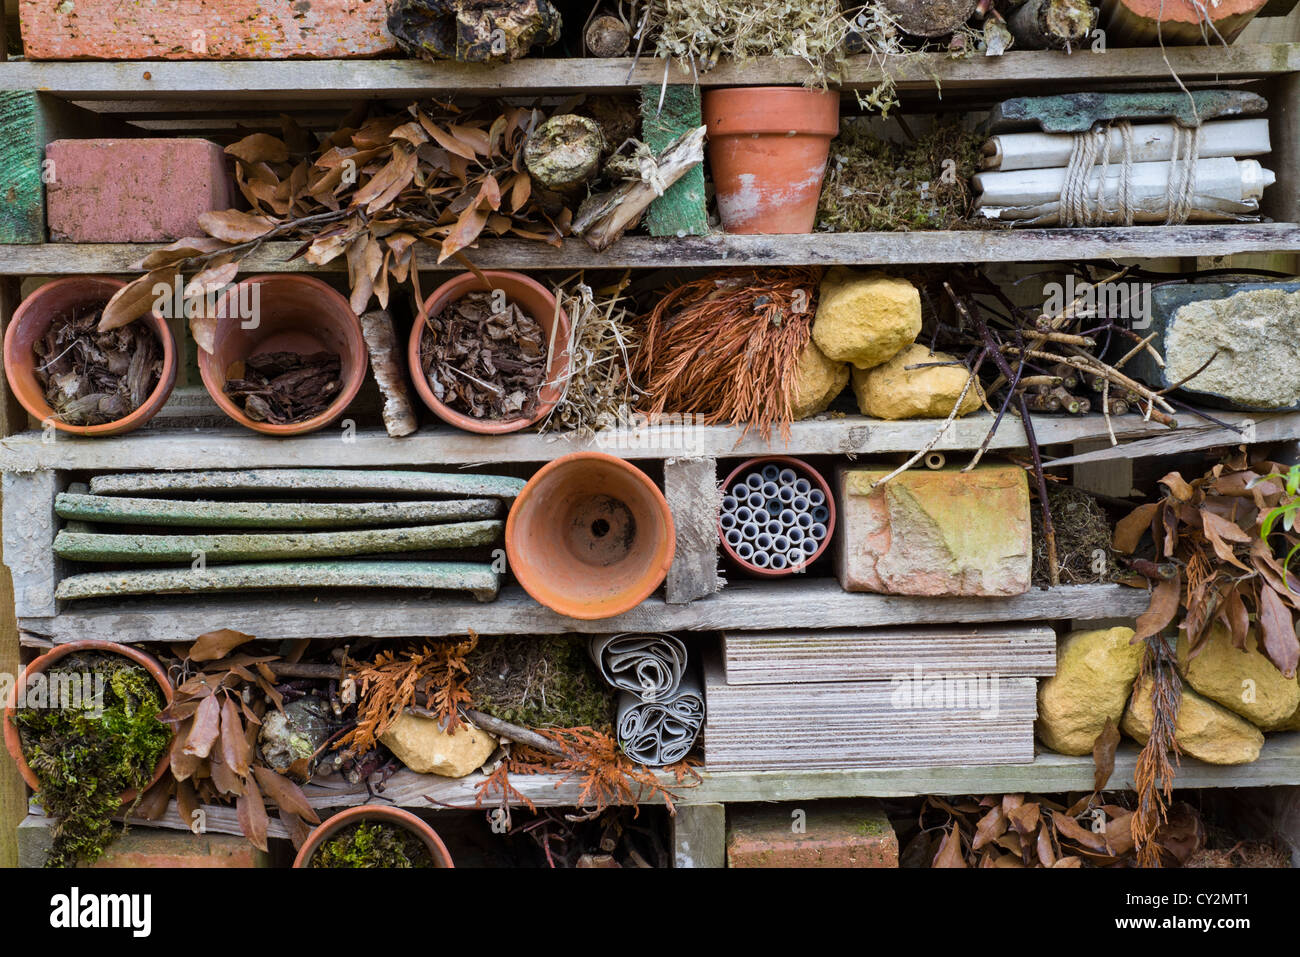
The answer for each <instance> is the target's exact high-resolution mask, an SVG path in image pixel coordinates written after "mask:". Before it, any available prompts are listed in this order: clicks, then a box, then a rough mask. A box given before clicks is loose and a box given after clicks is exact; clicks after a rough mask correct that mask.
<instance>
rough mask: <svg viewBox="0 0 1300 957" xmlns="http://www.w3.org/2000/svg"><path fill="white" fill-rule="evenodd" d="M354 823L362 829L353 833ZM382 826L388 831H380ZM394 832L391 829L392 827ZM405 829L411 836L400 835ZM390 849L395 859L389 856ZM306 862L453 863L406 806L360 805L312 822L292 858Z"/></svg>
mask: <svg viewBox="0 0 1300 957" xmlns="http://www.w3.org/2000/svg"><path fill="white" fill-rule="evenodd" d="M358 829H364V830H365V831H366V832H368V833H360V834H358ZM385 831H387V832H389V833H387V834H385V833H384V832H385ZM394 832H396V833H394ZM405 835H410V836H411V838H412V839H413V840H403V839H402V838H403V837H404V836H405ZM394 855H396V857H397V860H394ZM293 866H294V867H296V868H309V867H327V868H328V867H333V868H340V867H455V866H456V865H455V864H453V863H452V861H451V854H449V853H448V851H447V845H445V844H444V843H443V842H442V838H440V837H439V836H438V832H437V831H435V830H434V829H433V828H431V827H430V826H429V825H428V824H426V823H425V822H424V821H422V820H420V819H419V818H418V817H416V816H415V815H414V814H412V813H411V812H410V811H403V810H402V809H401V808H396V807H386V806H383V805H370V804H366V805H362V806H360V807H350V808H348V809H347V810H345V811H340V812H339V813H338V814H335V815H334V816H333V817H331V818H330V819H329V820H327V821H325V822H324V823H323V824H321V825H320V826H319V827H317V828H315V829H314V830H313V831H312V832H311V833H310V834H309V835H307V840H306V841H304V842H303V845H302V847H301V848H300V849H299V851H298V856H297V857H296V858H295V859H294V862H293Z"/></svg>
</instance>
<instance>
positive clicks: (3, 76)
mask: <svg viewBox="0 0 1300 957" xmlns="http://www.w3.org/2000/svg"><path fill="white" fill-rule="evenodd" d="M1166 58H1167V59H1166ZM887 67H888V73H889V75H891V76H892V77H893V78H894V81H895V83H896V85H897V86H898V87H899V88H900V89H903V90H934V89H935V87H936V82H937V83H938V84H939V88H940V89H942V90H949V89H961V88H964V87H971V86H979V87H1005V88H1016V89H1021V90H1023V89H1025V88H1026V84H1032V85H1034V86H1036V87H1041V86H1045V85H1047V84H1051V83H1060V84H1067V83H1078V82H1086V81H1107V80H1114V79H1115V78H1117V77H1123V78H1124V79H1125V80H1126V81H1127V82H1130V83H1137V82H1141V81H1148V80H1150V81H1158V82H1164V83H1172V82H1173V74H1175V73H1176V74H1177V75H1178V76H1179V77H1180V78H1182V79H1183V80H1184V81H1185V82H1186V81H1190V80H1197V79H1207V78H1218V77H1223V78H1227V77H1243V78H1244V77H1260V76H1271V75H1275V74H1278V73H1287V72H1291V71H1295V70H1300V47H1297V46H1296V45H1294V44H1245V45H1238V46H1232V47H1228V48H1226V49H1223V48H1219V47H1174V48H1170V49H1169V50H1167V51H1161V50H1158V49H1115V50H1108V51H1107V52H1106V54H1105V55H1104V56H1098V55H1095V54H1092V53H1090V52H1089V51H1087V50H1083V51H1080V52H1078V53H1076V54H1074V55H1073V56H1071V55H1068V54H1065V53H1058V52H1052V51H1046V52H1034V51H1017V52H1012V53H1010V54H1007V55H1006V56H1002V57H969V58H964V59H954V58H951V57H948V56H946V55H945V54H942V53H931V54H917V55H912V56H908V57H905V58H898V59H897V60H896V61H891V62H890V63H889V64H888V65H887ZM885 72H886V71H885V70H882V68H881V64H880V62H879V60H877V59H875V58H872V57H870V56H857V57H852V58H850V61H849V63H848V67H847V70H846V71H845V75H844V81H843V83H842V87H843V88H844V89H845V90H860V89H870V88H873V87H875V86H876V85H877V84H878V83H879V82H880V81H881V79H882V78H883V77H884V75H885ZM810 74H811V70H810V68H809V67H808V65H807V64H805V63H803V62H802V61H801V60H799V59H797V58H795V57H785V58H774V57H762V58H755V59H751V60H748V61H746V62H744V63H741V64H735V63H721V64H719V65H718V66H717V67H716V68H714V69H713V70H710V71H709V72H707V73H702V74H699V76H698V80H699V82H700V84H701V85H704V86H769V85H799V84H801V83H802V82H803V81H804V80H805V79H807V78H808V77H809V76H810ZM669 76H670V78H672V77H673V74H672V72H671V71H670V74H669ZM663 78H664V64H663V62H662V61H660V60H657V59H655V58H653V57H642V58H641V60H640V61H639V62H638V63H636V64H635V65H633V62H632V60H630V59H609V60H602V59H585V60H573V59H524V60H517V61H515V62H513V63H494V64H471V63H451V62H440V63H428V62H424V61H419V60H296V61H280V62H266V61H235V62H203V61H198V62H147V63H145V62H130V61H127V62H107V63H98V62H97V63H82V62H28V61H11V62H9V63H4V64H0V89H7V90H27V89H41V90H48V91H50V92H52V93H57V94H59V95H60V96H64V97H66V98H68V99H81V100H94V99H140V98H142V97H159V98H165V97H166V98H183V99H193V98H195V97H200V96H205V95H220V96H221V97H222V98H224V99H229V100H249V99H258V98H262V97H269V96H285V95H288V96H293V97H297V98H302V99H310V98H313V97H319V98H322V99H327V98H333V97H337V96H338V95H339V93H340V92H343V91H346V92H348V93H351V94H352V95H355V96H359V97H364V96H370V97H374V96H401V97H420V96H428V95H430V92H431V91H434V90H436V91H438V92H440V93H451V92H463V93H477V94H500V93H503V92H510V91H517V90H525V91H528V92H529V93H530V94H536V93H540V92H543V91H551V92H564V91H574V92H590V91H591V90H592V89H595V88H602V89H605V90H611V91H613V90H626V91H632V90H636V89H638V88H640V87H641V86H645V85H649V84H655V85H657V84H659V83H661V82H663ZM676 79H677V81H678V82H691V81H693V80H695V79H696V77H695V76H694V75H693V74H691V73H690V72H689V71H687V72H686V73H684V74H682V73H678V74H677V77H676Z"/></svg>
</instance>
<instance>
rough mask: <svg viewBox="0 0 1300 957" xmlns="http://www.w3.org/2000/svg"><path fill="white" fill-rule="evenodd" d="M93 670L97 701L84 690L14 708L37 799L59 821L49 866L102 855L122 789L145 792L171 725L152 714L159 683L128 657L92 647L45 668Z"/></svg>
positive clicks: (50, 675) (65, 676) (112, 833)
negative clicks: (98, 680)
mask: <svg viewBox="0 0 1300 957" xmlns="http://www.w3.org/2000/svg"><path fill="white" fill-rule="evenodd" d="M92 674H94V675H101V676H103V679H104V686H103V695H102V700H100V699H99V698H97V697H96V696H95V695H90V694H84V693H83V694H80V695H77V696H73V697H71V698H68V699H66V700H61V701H59V702H49V705H50V706H48V707H32V706H29V707H25V708H22V709H20V710H18V711H16V712H15V714H14V724H15V725H16V726H17V728H18V731H19V735H20V737H21V740H22V746H23V757H24V758H25V759H26V761H27V764H28V766H29V767H30V768H31V769H32V771H33V773H34V774H35V775H36V777H37V780H39V781H40V784H41V790H40V794H39V795H38V796H37V799H38V800H39V801H40V802H41V804H42V806H43V807H44V808H45V810H46V812H47V813H49V814H50V815H52V816H53V817H54V818H56V819H57V821H58V823H57V825H56V826H55V828H54V843H53V846H52V847H51V849H50V853H49V857H48V858H47V860H46V866H47V867H66V866H69V865H71V864H73V863H76V862H77V861H84V862H86V863H90V862H93V861H95V860H96V859H98V858H99V857H100V856H101V855H102V854H103V852H104V848H106V847H107V846H108V845H109V844H110V843H111V842H112V841H113V839H114V838H115V837H116V830H115V829H114V827H113V823H112V821H113V817H114V815H116V814H117V813H118V811H119V810H120V808H121V805H122V793H123V792H124V791H129V790H134V791H137V792H141V791H143V789H144V787H145V785H147V784H148V783H149V780H150V779H151V778H152V777H153V772H154V770H155V769H156V768H157V766H158V761H159V759H160V758H161V757H162V756H163V753H164V752H165V751H166V750H167V748H168V746H169V744H170V742H171V730H170V729H169V728H168V726H167V725H165V724H163V723H162V722H161V721H159V720H158V718H157V715H158V712H159V711H161V710H162V707H163V699H162V694H161V692H160V691H159V689H158V685H157V683H156V682H155V681H154V679H153V677H152V676H151V675H150V674H149V672H148V671H146V670H145V669H144V668H142V667H140V666H139V665H137V664H135V663H134V662H132V661H129V660H128V659H126V658H123V657H122V656H121V655H115V654H109V653H102V652H91V653H87V654H74V655H69V656H68V657H67V658H64V659H62V660H61V661H59V662H58V663H57V664H56V665H55V666H54V667H52V668H50V669H49V670H48V671H47V672H46V676H47V679H54V678H58V679H60V680H64V681H70V680H71V679H72V678H73V677H74V676H85V675H92ZM83 690H84V689H83ZM55 705H57V706H55ZM138 796H139V795H137V800H138Z"/></svg>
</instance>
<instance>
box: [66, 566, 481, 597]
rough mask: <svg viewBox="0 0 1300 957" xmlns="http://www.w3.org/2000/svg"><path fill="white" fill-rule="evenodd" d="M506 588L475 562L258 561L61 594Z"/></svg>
mask: <svg viewBox="0 0 1300 957" xmlns="http://www.w3.org/2000/svg"><path fill="white" fill-rule="evenodd" d="M500 587H501V584H500V576H498V575H497V573H496V572H494V571H493V570H492V567H491V566H490V565H484V564H477V563H471V562H396V561H395V562H385V561H364V562H360V561H341V562H255V563H252V564H248V565H219V566H215V567H213V566H209V567H207V568H204V569H202V570H195V569H191V568H189V567H188V566H187V567H185V568H163V569H149V570H140V571H112V572H89V573H87V574H84V575H73V576H71V577H69V578H65V579H63V581H61V582H59V587H58V590H57V592H56V593H55V595H56V597H57V598H60V599H69V600H70V599H78V598H106V597H111V596H120V595H166V594H201V593H205V592H227V591H248V590H252V589H266V588H418V589H446V590H452V591H468V592H471V593H472V594H473V595H474V597H475V598H477V599H478V600H479V601H491V600H492V599H494V598H496V596H497V592H498V591H499V590H500Z"/></svg>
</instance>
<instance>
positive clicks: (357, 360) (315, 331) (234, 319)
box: [199, 275, 369, 435]
mask: <svg viewBox="0 0 1300 957" xmlns="http://www.w3.org/2000/svg"><path fill="white" fill-rule="evenodd" d="M253 287H257V290H258V293H257V294H258V296H259V297H260V298H259V299H257V300H255V301H256V302H257V306H258V308H257V310H256V312H257V315H256V318H255V319H253V320H245V319H241V318H240V317H239V316H240V311H239V309H238V308H237V306H238V303H239V302H241V301H242V302H244V303H245V304H247V303H250V302H252V301H254V300H252V298H251V292H252V290H253ZM222 301H223V303H224V312H225V315H226V316H227V317H228V318H224V319H220V320H218V322H217V331H216V336H215V337H214V338H215V348H214V350H213V351H212V352H205V351H204V350H202V349H200V350H199V373H200V374H201V375H202V376H203V385H204V387H205V388H206V389H207V390H208V394H209V395H210V396H212V401H213V402H215V403H216V404H217V405H218V406H219V407H220V409H221V411H222V412H224V413H226V415H228V416H230V417H231V418H232V419H234V420H235V421H236V422H238V423H239V424H240V425H244V426H247V427H248V428H250V429H254V430H255V431H258V432H263V433H265V434H267V435H301V434H302V433H304V432H314V431H316V430H317V429H320V428H324V427H325V426H327V425H329V424H330V423H331V422H333V421H334V420H335V419H337V418H338V417H339V416H341V415H342V414H343V412H344V411H345V410H346V409H347V407H348V406H349V405H350V404H351V402H352V400H353V399H355V398H356V396H357V392H358V390H360V388H361V383H362V382H363V381H364V380H365V377H366V368H367V363H368V361H369V360H368V358H367V354H366V344H365V340H363V339H362V338H361V322H360V320H358V319H357V317H356V314H355V313H354V312H353V311H352V306H351V305H349V304H348V301H347V299H346V298H344V296H343V295H342V294H341V293H340V292H338V291H337V290H335V289H334V287H333V286H330V285H329V284H328V283H325V282H322V281H321V280H319V279H316V278H314V277H312V276H296V275H268V276H253V277H252V278H249V279H245V280H244V281H243V282H241V283H239V284H238V285H237V286H235V287H234V288H232V289H230V290H229V291H228V292H227V293H226V294H225V295H224V296H223V297H222ZM246 324H247V325H249V327H250V328H247V329H246V328H244V326H245V325H246ZM322 351H328V352H334V353H337V354H338V357H339V362H340V371H339V376H340V380H341V381H340V385H339V392H338V395H337V396H335V398H334V401H333V402H331V403H330V404H329V406H328V407H327V408H326V409H325V411H324V412H321V413H320V414H318V415H314V416H312V417H311V418H309V419H304V420H303V421H301V422H291V423H289V424H287V425H272V424H271V423H269V422H258V421H255V420H254V419H250V418H249V417H248V416H247V415H246V414H245V413H244V410H243V409H242V408H241V407H240V406H239V404H238V403H236V402H235V401H234V400H233V399H231V398H230V397H229V396H228V395H226V391H225V385H226V380H227V379H229V378H236V377H237V376H235V375H233V374H232V370H231V366H233V365H235V364H236V363H240V364H241V365H242V363H243V361H244V360H245V359H247V358H249V357H250V356H256V355H261V354H263V353H266V352H296V353H298V354H300V355H310V354H311V353H313V352H322Z"/></svg>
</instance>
